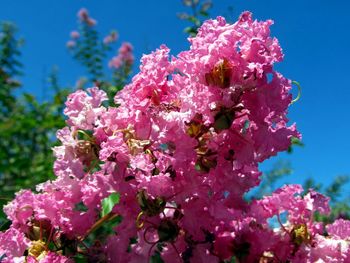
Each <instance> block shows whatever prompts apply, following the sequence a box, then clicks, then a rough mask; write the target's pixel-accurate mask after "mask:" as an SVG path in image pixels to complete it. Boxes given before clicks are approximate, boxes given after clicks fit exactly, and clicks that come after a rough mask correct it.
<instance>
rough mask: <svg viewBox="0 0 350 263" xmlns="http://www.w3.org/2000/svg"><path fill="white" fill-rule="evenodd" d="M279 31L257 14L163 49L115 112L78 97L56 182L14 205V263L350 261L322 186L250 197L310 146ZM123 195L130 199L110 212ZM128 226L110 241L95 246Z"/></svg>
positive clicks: (345, 230) (92, 93) (101, 101)
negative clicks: (270, 169)
mask: <svg viewBox="0 0 350 263" xmlns="http://www.w3.org/2000/svg"><path fill="white" fill-rule="evenodd" d="M86 16H87V14H84V12H82V14H81V17H82V18H81V19H85V18H84V17H86ZM271 24H272V21H270V20H268V21H265V22H258V21H254V20H253V19H252V15H251V14H250V13H249V12H245V13H243V14H242V15H241V16H240V18H239V20H238V21H237V22H236V23H235V24H228V23H226V21H225V19H224V18H222V17H218V18H217V19H216V20H209V21H207V22H205V23H204V24H203V26H202V27H201V28H200V29H199V31H198V34H197V36H196V37H194V38H190V39H189V41H190V43H191V47H190V49H189V50H187V51H183V52H181V53H180V54H179V55H178V56H176V57H173V56H170V55H169V54H170V50H169V48H168V47H166V46H165V45H162V46H160V48H159V49H157V50H156V51H154V52H153V53H151V54H148V55H144V56H143V57H142V59H141V66H140V72H139V73H138V74H137V75H136V76H134V78H133V79H132V81H131V83H130V84H128V85H127V86H125V87H124V89H123V90H122V91H120V92H119V93H117V94H116V96H115V98H114V101H115V103H116V104H117V105H118V107H108V106H107V105H106V104H105V103H106V102H105V101H106V100H107V96H106V94H105V93H104V92H103V91H102V90H100V89H98V88H92V89H88V90H87V91H84V90H78V91H76V92H74V93H73V94H71V95H69V97H68V99H67V102H66V109H65V111H64V113H65V114H66V115H67V117H68V119H67V127H65V128H63V129H61V130H59V131H58V132H57V137H58V138H59V140H60V141H61V143H62V145H61V146H57V147H55V148H54V149H53V150H54V154H55V156H56V162H55V164H54V170H55V174H56V176H57V178H56V180H54V181H49V182H46V183H43V184H41V185H39V186H38V187H37V193H32V192H31V191H29V190H23V191H21V192H19V193H18V194H17V195H16V198H15V199H14V200H13V201H12V202H10V203H9V204H8V205H7V206H6V207H5V209H4V210H5V212H6V214H7V216H8V218H9V219H10V220H11V221H12V225H11V227H10V229H9V230H7V231H6V232H4V233H1V235H0V240H4V241H2V242H1V243H0V252H1V253H2V254H3V255H4V257H5V258H15V257H17V258H19V259H20V260H22V259H24V260H27V262H31V261H30V260H34V261H33V262H65V261H64V260H72V259H73V258H74V257H75V256H77V255H78V254H80V255H83V257H85V258H87V259H88V260H89V262H112V263H113V262H149V261H150V259H151V258H152V257H161V258H162V259H163V261H164V262H170V263H171V262H225V261H230V260H231V259H232V258H234V259H235V262H346V261H347V260H348V261H349V260H350V255H349V234H350V230H349V224H350V223H349V221H346V220H337V221H335V222H334V223H333V224H329V225H327V226H325V225H323V224H322V223H319V222H315V221H314V220H313V218H314V213H320V214H328V213H329V212H330V209H329V206H328V201H329V200H328V198H327V197H325V196H323V195H322V194H319V193H317V192H315V191H313V190H312V189H310V190H309V191H308V192H307V193H306V194H305V195H303V191H304V189H302V187H301V186H299V185H287V186H283V187H282V188H280V189H278V190H276V191H275V192H274V193H272V195H271V196H265V197H263V198H262V199H260V200H253V201H252V202H250V203H248V202H246V200H245V199H244V197H243V196H244V194H245V193H246V192H247V191H249V190H250V189H251V188H252V187H255V186H257V185H259V183H260V175H261V172H260V171H259V169H258V164H259V163H260V162H262V161H264V160H266V159H267V158H270V157H271V156H274V155H276V154H277V153H278V152H280V151H284V150H287V149H288V147H289V146H290V145H291V139H292V138H293V137H297V138H300V137H301V136H300V134H299V133H298V131H297V130H296V126H295V124H292V125H290V126H289V124H288V119H287V116H286V115H287V110H288V107H289V105H290V104H291V101H292V96H291V94H290V93H289V91H290V89H291V81H290V80H288V79H286V78H285V77H283V76H282V74H280V73H278V72H276V71H275V70H274V67H273V66H274V63H276V62H280V61H281V60H282V58H283V54H282V50H281V48H280V46H279V43H278V41H277V39H276V38H272V37H270V30H269V28H270V26H271ZM124 53H125V54H127V53H128V48H127V47H125V50H124V49H123V50H120V51H119V55H120V54H124ZM119 55H118V56H119ZM118 63H119V62H118ZM118 63H116V65H114V66H118ZM113 193H118V194H119V202H118V203H117V204H113V206H112V207H111V211H108V213H107V214H104V213H103V205H102V203H103V202H104V201H105V200H106V199H105V198H106V197H107V198H108V197H109V196H110V195H111V194H113ZM118 216H119V219H120V220H119V223H118V224H116V225H114V227H112V229H110V230H111V231H109V232H108V234H106V236H104V238H103V239H98V240H94V241H93V242H90V243H88V244H86V243H84V242H85V240H86V239H88V238H89V237H90V238H92V237H91V236H93V235H90V234H91V233H92V232H93V231H94V230H96V229H97V228H98V227H101V226H102V225H103V224H104V223H108V222H109V221H108V220H109V219H111V218H115V217H118ZM273 218H275V219H276V220H277V221H276V222H277V224H276V225H273V226H272V225H271V224H270V220H271V219H273ZM9 233H10V234H9ZM10 235H13V236H18V238H17V239H16V241H15V242H14V241H11V240H10V239H9V236H10ZM50 244H56V246H55V245H54V246H52V245H50ZM0 256H1V254H0ZM40 260H45V261H40ZM50 260H51V261H50ZM68 262H69V261H68Z"/></svg>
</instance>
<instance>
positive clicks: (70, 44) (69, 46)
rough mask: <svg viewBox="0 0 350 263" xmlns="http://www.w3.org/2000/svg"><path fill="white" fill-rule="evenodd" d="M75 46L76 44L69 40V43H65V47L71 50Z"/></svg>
mask: <svg viewBox="0 0 350 263" xmlns="http://www.w3.org/2000/svg"><path fill="white" fill-rule="evenodd" d="M76 45H77V43H76V42H75V41H73V40H69V41H67V43H66V47H67V48H73V47H75V46H76Z"/></svg>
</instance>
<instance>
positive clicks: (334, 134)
mask: <svg viewBox="0 0 350 263" xmlns="http://www.w3.org/2000/svg"><path fill="white" fill-rule="evenodd" d="M213 2H214V8H213V10H212V11H211V16H212V17H215V16H217V15H220V14H223V15H227V14H229V12H228V11H227V7H228V6H232V7H233V16H234V17H232V20H235V19H236V18H237V17H238V15H239V13H241V12H242V11H244V10H250V11H252V12H253V14H254V17H255V18H256V19H259V20H264V19H269V18H271V19H273V20H274V21H275V25H274V26H273V27H272V33H273V35H274V36H276V37H277V38H278V39H279V41H280V43H281V45H282V48H283V50H284V53H285V60H284V62H282V63H280V64H279V65H277V67H276V68H277V69H278V70H279V71H280V72H282V73H283V74H284V75H285V76H286V77H288V78H291V79H294V80H297V81H298V82H300V84H301V85H302V88H303V90H302V97H301V99H300V100H299V101H298V102H297V103H295V104H294V105H293V106H292V107H291V109H290V114H289V117H290V119H291V120H292V121H293V122H296V123H297V125H298V128H299V130H300V131H301V132H302V134H303V141H304V143H305V144H306V146H305V147H304V148H300V149H296V151H295V152H294V153H293V154H292V155H286V154H282V155H280V157H279V158H285V159H288V160H290V161H291V163H292V167H293V169H294V173H293V175H291V176H289V177H288V178H286V180H287V181H288V182H296V183H301V182H303V181H304V179H305V178H307V177H310V176H312V177H314V178H315V179H316V180H317V181H319V182H323V183H328V182H331V180H332V177H334V176H335V175H339V174H350V160H349V148H350V142H349V139H348V136H349V135H350V133H349V131H350V117H349V114H350V107H349V97H350V87H349V85H350V84H349V79H348V76H349V69H350V67H349V62H350V55H349V48H350V44H349V43H350V34H349V33H350V32H349V31H350V30H349V29H350V19H348V15H349V14H348V13H349V11H350V3H349V2H348V1H342V0H338V1H337V0H334V1H326V0H308V1H305V0H295V1H281V0H232V1H228V0H213ZM0 5H1V8H0V21H3V20H10V21H13V22H14V23H16V24H17V26H18V27H19V29H20V35H21V36H23V37H24V38H25V41H26V43H25V46H24V47H23V49H22V52H23V56H22V61H23V63H24V72H25V75H24V76H23V77H22V78H21V79H22V82H23V83H24V89H25V90H26V91H29V92H31V93H34V94H36V95H37V96H38V97H39V98H41V99H42V98H43V96H44V95H45V94H47V92H46V91H45V90H44V85H43V81H44V78H45V73H46V74H47V73H48V72H49V71H50V68H51V67H52V66H53V65H57V66H58V67H59V69H60V70H59V74H60V82H61V84H62V85H67V86H69V85H70V86H71V85H74V83H75V81H76V79H77V78H78V77H79V76H82V75H84V72H83V70H82V69H81V68H80V67H79V65H78V64H77V63H76V62H75V61H73V60H72V59H71V57H70V55H69V53H68V52H67V50H66V47H65V43H66V41H67V40H68V38H69V33H70V31H71V30H73V29H75V28H76V22H77V18H76V13H77V11H78V10H79V9H80V8H81V7H86V8H87V9H89V11H90V14H91V16H92V17H94V18H96V19H97V20H98V26H97V28H98V30H99V31H100V32H102V33H103V34H107V33H108V32H109V31H110V29H117V30H118V32H119V35H120V40H119V42H118V43H121V41H130V42H131V43H132V44H133V45H134V48H135V55H136V58H137V60H138V59H139V58H140V56H141V54H142V53H148V52H149V51H151V50H153V49H155V48H157V47H158V46H159V45H161V44H162V43H165V44H167V46H169V47H170V48H171V49H172V52H173V54H177V53H178V52H179V51H181V50H183V49H186V48H188V43H187V40H186V35H185V34H184V33H183V29H184V27H185V26H187V25H188V24H187V23H186V22H184V21H180V20H178V19H177V17H176V13H177V12H181V11H184V10H185V9H184V7H183V6H182V4H181V0H162V1H161V0H149V1H144V0H143V1H141V0H137V1H116V0H99V1H97V0H60V1H47V0H46V1H44V0H30V1H26V0H0ZM111 55H112V54H111ZM136 70H137V67H136V68H135V71H136ZM275 160H276V159H274V160H271V161H269V162H267V164H263V165H262V168H263V169H267V168H268V167H269V166H270V165H271V163H273V162H274V161H275ZM347 191H350V187H349V186H348V187H347ZM346 194H347V195H349V193H348V192H347V193H346Z"/></svg>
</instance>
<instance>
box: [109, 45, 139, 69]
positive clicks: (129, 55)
mask: <svg viewBox="0 0 350 263" xmlns="http://www.w3.org/2000/svg"><path fill="white" fill-rule="evenodd" d="M133 63H134V55H133V47H132V45H131V44H130V43H129V42H124V43H122V45H121V46H120V48H119V50H118V54H117V55H116V56H114V57H113V58H112V59H111V60H110V61H109V67H110V68H113V69H119V68H121V67H122V66H127V67H130V66H131V65H132V64H133Z"/></svg>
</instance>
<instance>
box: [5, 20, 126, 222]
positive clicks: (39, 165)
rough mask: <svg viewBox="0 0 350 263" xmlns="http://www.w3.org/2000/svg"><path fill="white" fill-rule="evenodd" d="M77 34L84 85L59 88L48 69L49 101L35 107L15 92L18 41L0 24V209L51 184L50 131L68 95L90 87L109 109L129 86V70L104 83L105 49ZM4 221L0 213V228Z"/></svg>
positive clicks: (92, 35) (88, 32)
mask: <svg viewBox="0 0 350 263" xmlns="http://www.w3.org/2000/svg"><path fill="white" fill-rule="evenodd" d="M79 28H80V32H79V33H80V35H81V36H83V37H81V38H80V40H79V41H78V43H77V45H76V50H75V51H76V52H75V53H74V52H73V53H72V55H73V58H74V59H75V60H77V61H78V62H80V64H81V65H82V66H83V67H85V69H86V72H87V74H88V79H89V80H90V81H87V83H83V84H82V85H80V86H78V87H67V88H62V87H61V85H60V84H59V79H58V71H57V69H56V68H53V70H52V72H51V73H50V74H49V76H48V77H47V84H48V89H50V90H51V91H52V92H53V96H52V97H50V98H48V100H46V101H43V102H40V101H39V100H38V99H37V98H36V97H35V96H34V95H33V94H29V93H25V92H23V91H22V90H21V87H22V85H21V83H20V81H19V80H18V78H19V77H20V76H21V75H22V64H21V63H20V56H21V52H20V48H21V46H22V44H23V40H22V39H20V38H18V37H17V28H16V26H15V25H14V24H12V23H10V22H3V23H1V24H0V137H1V140H0V189H1V191H0V207H2V206H3V205H4V204H6V203H7V202H8V201H10V200H12V199H13V197H14V194H15V192H17V191H19V190H20V189H32V190H35V186H36V185H37V184H39V183H42V182H44V181H46V180H49V179H53V178H54V173H53V162H54V157H53V154H52V150H51V148H52V147H53V146H55V145H56V144H58V142H57V139H56V131H57V130H58V129H60V128H62V127H64V126H65V119H64V116H63V109H64V102H65V101H66V97H67V95H68V94H69V93H70V92H73V91H74V89H76V88H84V86H85V85H84V84H89V85H90V86H91V85H96V86H99V87H100V88H102V89H104V90H105V91H106V92H107V94H108V95H109V98H110V101H111V103H112V104H113V96H114V94H115V93H116V91H118V90H120V89H121V88H122V87H123V86H124V85H125V83H126V82H127V81H128V80H129V75H130V73H131V68H132V65H130V64H128V65H127V66H125V65H122V67H121V68H119V69H114V70H113V71H112V72H111V77H110V78H109V79H108V78H106V77H105V76H104V74H103V65H104V64H106V58H107V53H106V52H107V51H109V50H110V49H111V48H110V47H109V46H107V45H104V44H103V42H102V41H101V40H100V39H99V35H98V32H97V30H96V29H94V28H92V27H87V26H86V25H85V26H84V23H82V22H80V24H79ZM101 43H102V44H101ZM80 83H82V82H80ZM16 90H18V91H17V92H16ZM5 221H6V219H5V215H4V213H3V211H2V209H1V210H0V225H2V224H3V223H4V222H5Z"/></svg>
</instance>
